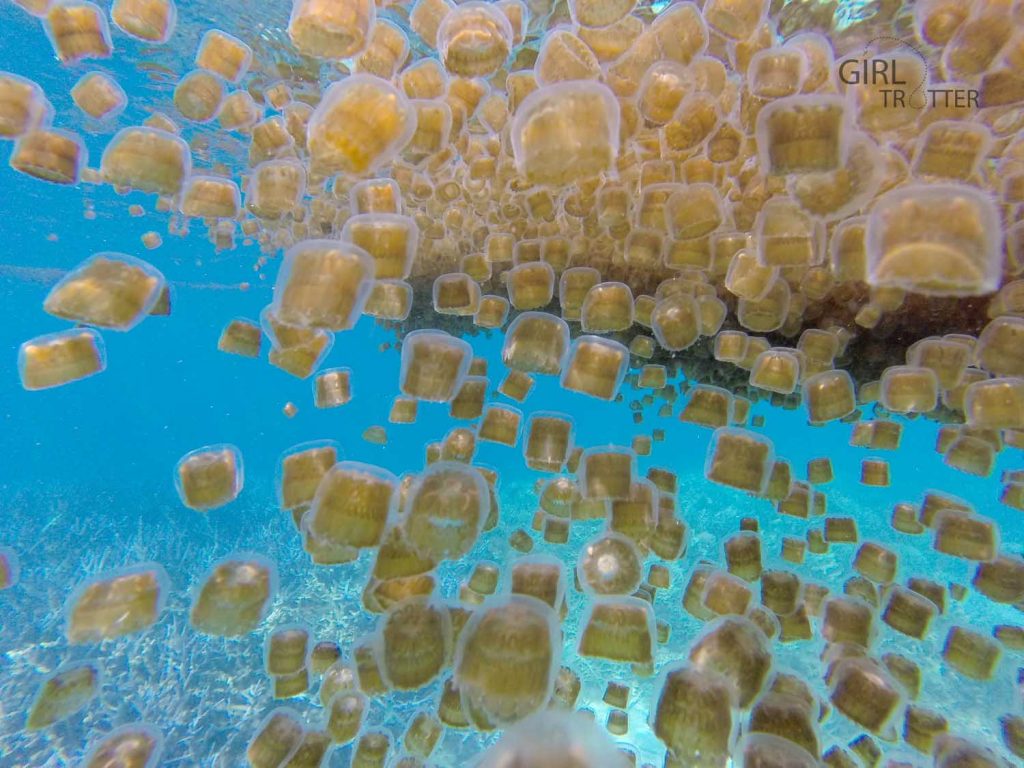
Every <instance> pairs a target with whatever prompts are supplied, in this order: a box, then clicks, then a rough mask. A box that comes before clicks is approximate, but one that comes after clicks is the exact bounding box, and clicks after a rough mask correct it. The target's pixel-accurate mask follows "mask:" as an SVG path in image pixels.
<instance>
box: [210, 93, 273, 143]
mask: <svg viewBox="0 0 1024 768" xmlns="http://www.w3.org/2000/svg"><path fill="white" fill-rule="evenodd" d="M262 116H263V108H262V107H261V106H260V105H258V104H257V103H256V101H255V100H254V99H253V97H252V95H250V93H249V92H248V91H233V92H232V93H229V94H227V96H225V97H224V101H222V102H221V105H220V112H218V113H217V121H218V122H219V123H220V127H221V128H223V129H224V130H225V131H239V132H241V133H250V132H251V130H252V128H253V126H255V125H256V124H257V123H258V122H259V121H260V118H261V117H262Z"/></svg>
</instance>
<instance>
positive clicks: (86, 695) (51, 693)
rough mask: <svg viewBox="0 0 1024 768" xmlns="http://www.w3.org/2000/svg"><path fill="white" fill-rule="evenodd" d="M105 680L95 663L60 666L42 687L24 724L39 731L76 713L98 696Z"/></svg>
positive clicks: (32, 729)
mask: <svg viewBox="0 0 1024 768" xmlns="http://www.w3.org/2000/svg"><path fill="white" fill-rule="evenodd" d="M102 684H103V676H102V674H101V673H100V669H99V667H97V666H96V665H95V664H92V663H90V662H80V663H77V664H69V665H66V666H63V667H60V668H59V669H57V670H56V671H55V672H54V673H53V674H51V675H50V676H49V677H48V678H47V679H46V681H45V682H44V683H43V684H42V686H41V687H40V688H39V692H38V693H37V694H36V697H35V699H33V701H32V706H31V707H30V708H29V712H28V721H27V722H26V725H25V727H26V728H27V729H28V730H30V731H38V730H40V729H42V728H48V727H49V726H51V725H53V724H54V723H56V722H57V721H58V720H63V719H64V718H66V717H69V716H71V715H73V714H75V713H76V712H78V711H80V710H81V709H82V708H84V707H85V706H86V705H87V704H88V703H89V702H90V701H92V700H93V699H94V698H95V697H96V695H97V694H98V693H99V690H100V687H101V686H102Z"/></svg>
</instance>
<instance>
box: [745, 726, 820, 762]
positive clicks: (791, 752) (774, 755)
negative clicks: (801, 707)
mask: <svg viewBox="0 0 1024 768" xmlns="http://www.w3.org/2000/svg"><path fill="white" fill-rule="evenodd" d="M733 765H735V766H736V767H737V768H815V766H818V765H821V763H819V762H818V759H817V758H816V757H815V756H814V755H812V754H811V753H810V752H808V751H807V750H806V749H804V748H803V747H802V746H800V745H798V744H796V743H794V742H793V741H792V740H790V739H788V738H783V737H781V736H776V735H774V734H771V733H748V734H746V735H744V736H743V737H742V738H741V739H740V740H739V743H737V745H736V750H735V752H734V758H733Z"/></svg>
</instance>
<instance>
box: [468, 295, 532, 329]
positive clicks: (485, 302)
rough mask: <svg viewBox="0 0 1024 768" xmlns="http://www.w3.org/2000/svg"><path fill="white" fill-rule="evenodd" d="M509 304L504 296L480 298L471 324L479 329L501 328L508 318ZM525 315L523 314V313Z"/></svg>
mask: <svg viewBox="0 0 1024 768" xmlns="http://www.w3.org/2000/svg"><path fill="white" fill-rule="evenodd" d="M509 307H510V304H509V302H508V299H506V298H505V297H504V296H481V297H480V306H479V308H478V309H477V311H476V314H475V315H473V323H474V324H475V325H479V326H480V327H481V328H501V326H503V325H504V324H505V320H506V319H507V318H508V312H509ZM524 314H525V313H524Z"/></svg>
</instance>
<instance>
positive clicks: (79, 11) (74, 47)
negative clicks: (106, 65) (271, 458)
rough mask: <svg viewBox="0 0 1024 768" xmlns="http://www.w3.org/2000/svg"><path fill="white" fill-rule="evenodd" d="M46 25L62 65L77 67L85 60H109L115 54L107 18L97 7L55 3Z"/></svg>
mask: <svg viewBox="0 0 1024 768" xmlns="http://www.w3.org/2000/svg"><path fill="white" fill-rule="evenodd" d="M115 22H116V20H115ZM44 23H45V25H46V34H47V36H48V37H49V38H50V43H51V44H52V45H53V52H54V53H55V54H57V58H58V59H60V60H61V63H62V64H69V65H71V64H77V63H78V62H79V61H81V60H82V59H105V58H108V57H109V56H110V54H111V52H112V51H113V50H114V47H113V44H112V43H111V42H110V27H108V26H107V17H106V16H105V15H104V13H103V11H102V10H100V8H99V6H97V5H94V4H93V3H88V2H83V1H82V0H66V1H65V2H58V3H54V4H53V5H51V6H50V10H49V11H48V12H47V14H46V20H45V22H44Z"/></svg>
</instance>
